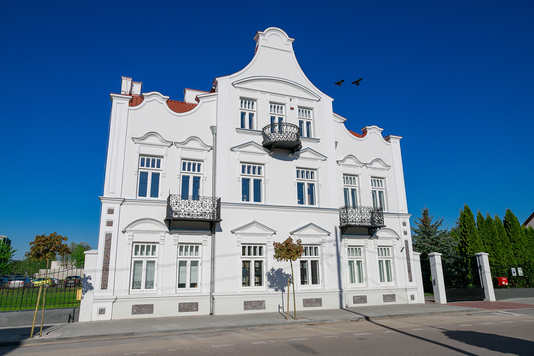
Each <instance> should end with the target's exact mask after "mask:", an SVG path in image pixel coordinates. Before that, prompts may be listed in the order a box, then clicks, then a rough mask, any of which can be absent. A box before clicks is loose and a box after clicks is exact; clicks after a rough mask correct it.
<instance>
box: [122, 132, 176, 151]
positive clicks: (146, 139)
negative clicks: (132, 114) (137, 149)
mask: <svg viewBox="0 0 534 356" xmlns="http://www.w3.org/2000/svg"><path fill="white" fill-rule="evenodd" d="M132 140H133V142H135V143H136V144H137V145H147V146H155V147H171V145H172V141H167V140H165V139H164V138H163V137H162V136H161V135H160V134H159V133H157V132H154V131H150V132H147V133H146V134H144V135H143V136H142V137H132Z"/></svg>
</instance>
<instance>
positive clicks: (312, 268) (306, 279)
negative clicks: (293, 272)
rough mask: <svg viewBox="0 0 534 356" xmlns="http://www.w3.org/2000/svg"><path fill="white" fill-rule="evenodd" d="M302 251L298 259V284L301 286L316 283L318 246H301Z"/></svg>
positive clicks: (317, 278)
mask: <svg viewBox="0 0 534 356" xmlns="http://www.w3.org/2000/svg"><path fill="white" fill-rule="evenodd" d="M303 247H304V252H303V253H302V257H301V259H300V284H301V285H303V286H307V285H317V284H319V283H320V279H319V257H320V256H319V246H303Z"/></svg>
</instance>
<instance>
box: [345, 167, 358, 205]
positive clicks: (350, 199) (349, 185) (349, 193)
mask: <svg viewBox="0 0 534 356" xmlns="http://www.w3.org/2000/svg"><path fill="white" fill-rule="evenodd" d="M357 182H358V178H357V177H356V176H349V175H343V198H344V201H345V206H347V207H351V208H355V207H357V206H358V185H357V184H358V183H357Z"/></svg>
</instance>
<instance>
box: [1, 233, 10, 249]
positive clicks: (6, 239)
mask: <svg viewBox="0 0 534 356" xmlns="http://www.w3.org/2000/svg"><path fill="white" fill-rule="evenodd" d="M0 242H3V243H5V244H6V245H9V246H11V240H10V239H8V237H7V236H6V235H0Z"/></svg>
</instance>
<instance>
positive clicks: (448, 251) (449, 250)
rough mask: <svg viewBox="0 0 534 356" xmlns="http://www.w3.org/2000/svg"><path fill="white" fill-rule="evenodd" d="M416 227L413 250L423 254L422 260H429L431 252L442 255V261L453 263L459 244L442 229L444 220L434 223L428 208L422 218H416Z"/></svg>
mask: <svg viewBox="0 0 534 356" xmlns="http://www.w3.org/2000/svg"><path fill="white" fill-rule="evenodd" d="M416 219H417V221H416V226H415V227H412V242H413V249H414V250H415V251H418V252H421V260H427V259H428V254H429V253H431V252H439V253H441V254H442V256H441V258H442V260H444V261H446V262H452V260H453V259H454V257H455V255H456V246H457V244H458V243H457V242H456V241H455V240H454V239H453V238H452V236H451V234H450V232H449V231H448V230H445V229H442V228H441V225H442V224H443V218H441V219H438V220H437V221H435V222H433V219H434V217H433V216H430V214H429V210H428V208H424V209H423V211H422V213H421V217H420V218H416Z"/></svg>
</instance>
